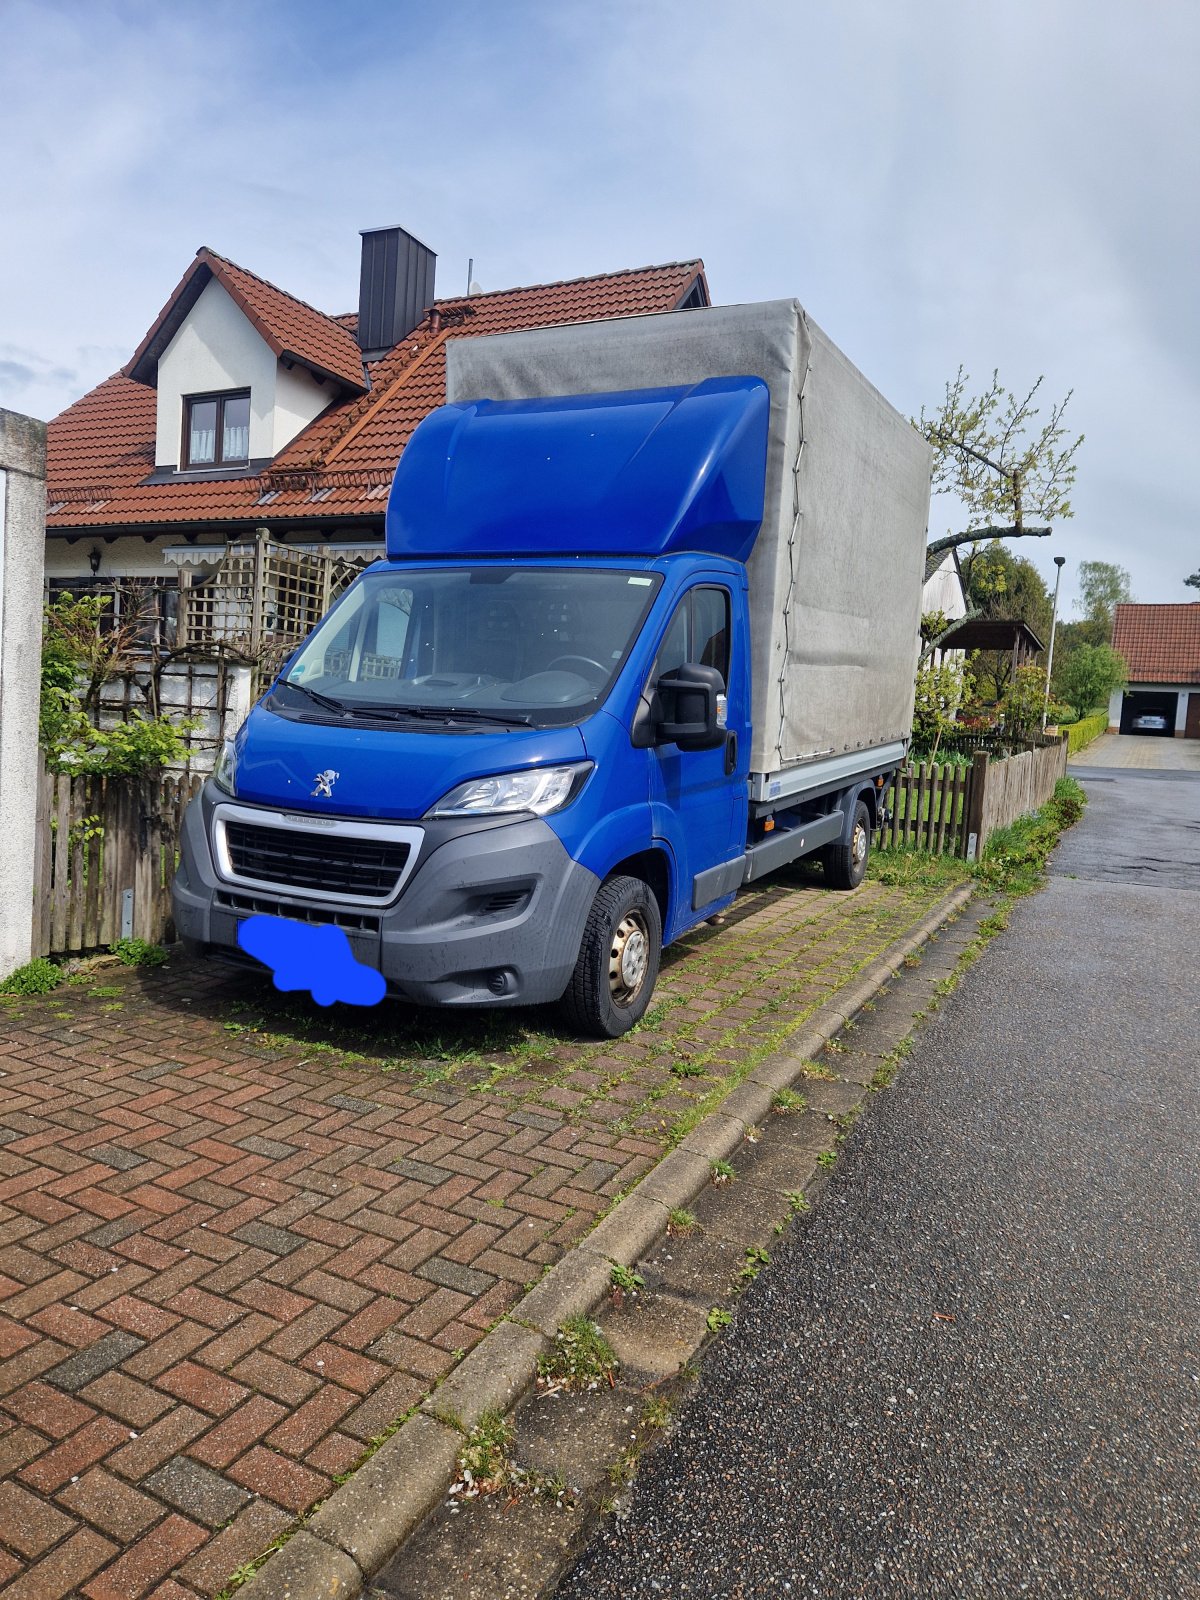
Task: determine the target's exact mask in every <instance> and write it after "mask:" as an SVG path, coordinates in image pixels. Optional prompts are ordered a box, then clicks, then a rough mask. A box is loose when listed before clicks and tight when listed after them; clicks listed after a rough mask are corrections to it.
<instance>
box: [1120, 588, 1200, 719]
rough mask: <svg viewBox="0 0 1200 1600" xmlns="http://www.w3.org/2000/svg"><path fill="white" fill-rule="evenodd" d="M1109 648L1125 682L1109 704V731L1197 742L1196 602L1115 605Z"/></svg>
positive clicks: (1199, 620)
mask: <svg viewBox="0 0 1200 1600" xmlns="http://www.w3.org/2000/svg"><path fill="white" fill-rule="evenodd" d="M1113 648H1114V649H1115V650H1119V651H1120V653H1121V655H1122V656H1124V658H1125V663H1126V666H1127V667H1128V669H1129V683H1128V686H1127V687H1126V688H1125V689H1124V690H1123V691H1122V690H1120V689H1118V690H1117V692H1116V693H1115V694H1114V695H1113V697H1112V699H1111V700H1110V701H1109V704H1108V731H1109V732H1110V733H1146V732H1155V733H1158V734H1161V735H1163V736H1165V737H1166V738H1170V737H1171V736H1172V735H1173V736H1174V737H1175V738H1176V739H1200V601H1196V600H1194V601H1191V602H1185V603H1184V604H1182V605H1157V606H1141V605H1121V606H1118V607H1117V609H1116V615H1115V617H1114V619H1113ZM1159 719H1161V722H1162V726H1161V727H1159V726H1158V725H1157V724H1158V721H1159ZM1139 723H1140V724H1141V725H1140V726H1138V725H1136V724H1139Z"/></svg>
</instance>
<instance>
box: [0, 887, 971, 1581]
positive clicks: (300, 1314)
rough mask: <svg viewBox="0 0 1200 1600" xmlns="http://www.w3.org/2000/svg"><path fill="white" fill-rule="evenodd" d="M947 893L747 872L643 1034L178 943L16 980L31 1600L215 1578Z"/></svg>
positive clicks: (15, 1194)
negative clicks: (842, 885) (615, 1036)
mask: <svg viewBox="0 0 1200 1600" xmlns="http://www.w3.org/2000/svg"><path fill="white" fill-rule="evenodd" d="M943 889H944V885H941V886H932V885H931V886H924V887H922V886H908V887H904V888H885V887H883V886H882V885H880V884H878V883H868V884H867V885H866V886H865V887H864V888H863V889H862V890H861V891H859V893H857V894H856V895H852V896H845V895H836V894H830V893H828V892H826V891H824V890H822V889H821V888H820V887H819V879H817V878H809V879H805V878H804V877H803V876H802V875H801V874H799V873H797V874H796V875H794V876H791V877H787V878H784V879H783V880H782V881H777V882H775V883H773V884H772V885H771V886H770V887H768V888H766V889H763V890H759V891H757V892H753V893H750V894H747V895H745V896H744V897H743V898H742V899H741V900H739V902H738V905H737V908H736V910H735V912H734V913H733V914H731V915H730V917H729V918H728V919H727V924H726V926H725V927H724V928H723V929H722V930H721V931H720V933H719V934H717V933H715V932H714V931H713V930H710V929H704V930H702V931H701V932H699V933H697V934H694V935H693V936H691V938H689V939H688V940H686V941H684V942H683V943H682V944H681V945H680V946H679V947H677V948H676V949H675V950H673V951H671V952H669V953H668V955H669V961H668V963H667V965H666V968H665V971H664V975H663V980H662V985H661V990H660V995H659V997H658V1002H657V1004H656V1006H655V1008H654V1011H653V1012H652V1013H651V1015H650V1018H649V1019H648V1021H647V1023H645V1024H643V1026H642V1027H641V1028H640V1029H638V1030H637V1031H636V1033H634V1034H632V1035H630V1036H628V1037H627V1038H626V1039H624V1040H622V1041H620V1042H619V1043H616V1044H612V1043H609V1044H604V1045H600V1044H595V1043H581V1042H579V1041H577V1040H572V1039H569V1038H566V1037H564V1036H563V1035H562V1034H560V1033H558V1032H556V1031H555V1021H554V1018H553V1016H552V1015H548V1014H546V1013H507V1014H500V1013H492V1014H490V1015H485V1014H476V1015H466V1014H459V1015H450V1014H448V1013H429V1012H426V1013H419V1012H414V1011H411V1010H409V1011H406V1010H403V1009H401V1008H399V1007H396V1006H392V1005H390V1004H385V1005H384V1006H381V1007H377V1008H374V1009H372V1010H370V1011H364V1012H361V1013H357V1012H353V1011H349V1010H345V1009H342V1010H339V1011H338V1012H337V1013H336V1014H330V1013H321V1012H320V1011H319V1010H318V1009H317V1008H316V1007H308V1008H305V1007H304V1006H302V1005H298V1004H296V1003H295V1002H294V1001H293V1000H291V999H288V998H286V997H284V996H280V995H277V994H276V993H275V992H274V990H272V989H271V988H270V986H269V984H267V983H265V982H263V981H261V980H258V979H256V978H253V977H244V976H241V975H232V974H231V973H229V972H228V971H227V970H225V969H215V970H214V969H211V968H207V967H204V968H201V967H197V966H194V965H191V964H189V963H188V962H186V961H185V960H184V958H183V957H181V956H176V957H174V958H173V959H172V961H171V963H170V965H169V966H168V967H167V968H165V969H161V970H158V971H138V972H128V971H126V970H125V969H122V968H115V967H104V968H103V969H102V970H100V971H98V972H94V973H92V975H91V976H90V978H89V979H87V980H86V981H85V982H83V983H81V984H78V985H75V986H72V987H64V988H61V989H59V990H58V991H56V992H55V993H54V994H52V995H49V996H46V997H43V998H39V999H36V1000H20V1001H16V1002H11V1003H8V1004H6V1005H5V1006H4V1007H3V1008H2V1009H0V1594H2V1595H3V1597H4V1600H25V1597H27V1596H37V1597H38V1600H57V1597H60V1596H65V1595H69V1594H75V1593H82V1594H84V1595H86V1596H87V1597H88V1600H110V1597H111V1600H117V1597H120V1600H134V1597H140V1596H143V1595H153V1596H154V1597H155V1600H170V1597H181V1596H186V1595H192V1594H195V1593H199V1594H201V1595H212V1594H214V1593H216V1592H218V1591H219V1590H221V1589H222V1587H223V1586H224V1585H225V1584H226V1583H227V1582H228V1580H229V1578H230V1576H231V1575H232V1574H233V1573H234V1571H235V1569H237V1568H238V1567H239V1566H240V1565H241V1564H242V1563H244V1562H246V1561H248V1560H250V1559H252V1558H253V1557H255V1556H256V1555H258V1554H260V1553H261V1552H262V1551H263V1550H264V1549H265V1548H266V1546H268V1545H269V1544H270V1543H271V1542H272V1541H273V1540H274V1539H275V1538H277V1537H278V1536H279V1535H280V1534H281V1533H282V1532H284V1530H286V1529H287V1528H289V1527H290V1526H292V1525H293V1523H294V1522H295V1520H296V1518H297V1517H298V1516H299V1515H301V1514H303V1513H304V1512H306V1511H308V1510H309V1509H310V1508H311V1507H312V1506H313V1504H314V1503H315V1502H317V1501H319V1500H320V1499H321V1498H322V1497H323V1496H324V1495H325V1494H327V1493H328V1491H329V1489H330V1487H331V1485H332V1484H333V1482H334V1481H335V1480H336V1479H337V1478H338V1476H339V1475H341V1474H345V1473H347V1472H348V1471H349V1470H351V1469H352V1468H353V1467H354V1465H355V1463H356V1462H357V1461H359V1460H360V1459H361V1457H362V1456H363V1453H364V1452H365V1451H366V1450H368V1449H369V1448H370V1445H371V1442H372V1440H377V1439H378V1437H379V1436H380V1435H381V1434H382V1433H383V1432H384V1431H385V1430H387V1429H388V1428H389V1427H390V1425H392V1424H393V1423H395V1422H396V1421H397V1420H398V1419H399V1418H401V1417H402V1416H403V1415H404V1414H405V1413H406V1412H407V1411H408V1410H409V1409H410V1408H411V1407H412V1406H413V1405H415V1404H416V1403H417V1402H418V1401H419V1400H420V1399H421V1397H422V1396H423V1395H424V1394H425V1393H426V1392H427V1391H428V1389H429V1388H430V1386H431V1385H432V1384H433V1382H434V1381H435V1380H436V1379H438V1378H439V1377H440V1376H441V1375H442V1374H444V1373H445V1372H446V1371H448V1370H449V1368H450V1367H451V1366H452V1365H453V1364H454V1362H455V1361H456V1360H457V1359H458V1358H459V1357H460V1356H461V1355H462V1353H463V1352H465V1351H466V1350H467V1349H469V1348H470V1347H471V1346H472V1345H473V1344H474V1343H475V1341H476V1340H477V1339H479V1338H480V1336H481V1335H482V1333H483V1332H484V1331H485V1330H486V1329H487V1328H488V1327H489V1326H490V1324H491V1323H492V1322H493V1321H494V1320H495V1319H496V1318H497V1317H499V1316H501V1315H502V1314H503V1313H504V1311H505V1310H506V1309H507V1308H508V1307H509V1306H510V1305H511V1304H512V1303H513V1302H514V1301H515V1300H516V1299H517V1298H518V1297H519V1296H520V1294H521V1293H522V1292H523V1289H524V1287H525V1285H526V1284H528V1283H529V1282H530V1281H531V1280H533V1279H535V1278H536V1277H537V1276H538V1274H539V1273H540V1271H541V1270H542V1268H543V1267H544V1266H545V1265H546V1264H548V1263H550V1262H553V1261H555V1260H557V1259H558V1257H559V1256H560V1255H561V1254H562V1253H563V1251H564V1250H565V1249H567V1248H568V1247H569V1246H570V1245H571V1244H572V1242H573V1241H575V1240H576V1239H578V1238H579V1237H580V1236H581V1235H582V1234H584V1233H585V1232H586V1231H587V1230H588V1229H589V1228H590V1227H591V1225H592V1224H593V1222H594V1221H595V1219H596V1217H597V1216H598V1214H599V1213H600V1212H601V1211H602V1210H603V1209H604V1208H605V1207H606V1206H607V1205H608V1204H610V1202H611V1200H612V1198H613V1196H614V1195H616V1194H617V1193H618V1192H619V1191H621V1190H623V1189H625V1188H627V1187H628V1186H629V1185H631V1184H633V1183H634V1182H636V1181H637V1179H638V1178H639V1177H640V1176H642V1175H643V1174H644V1173H645V1172H646V1171H647V1170H648V1168H649V1167H650V1166H651V1165H652V1164H653V1163H654V1161H655V1160H656V1159H657V1157H658V1156H659V1155H661V1154H662V1152H663V1150H664V1148H666V1146H667V1145H668V1144H669V1143H670V1141H671V1140H672V1138H674V1137H678V1136H679V1135H680V1134H681V1132H682V1131H685V1130H686V1128H687V1127H689V1126H690V1125H691V1124H692V1123H693V1122H694V1121H695V1120H696V1119H697V1118H698V1117H699V1116H700V1115H701V1114H702V1113H703V1111H704V1110H705V1109H706V1108H707V1107H708V1106H710V1105H711V1104H713V1103H715V1102H716V1101H717V1100H718V1099H719V1098H720V1097H721V1095H722V1094H723V1093H724V1092H726V1090H727V1089H728V1087H729V1086H730V1084H731V1082H732V1081H736V1079H737V1078H738V1077H739V1076H740V1075H741V1074H742V1073H744V1072H745V1071H747V1070H749V1069H750V1067H751V1066H752V1065H753V1064H754V1063H756V1062H757V1061H758V1060H760V1059H761V1058H762V1057H763V1056H764V1055H766V1054H769V1053H771V1052H772V1051H774V1050H776V1049H778V1048H779V1047H780V1046H781V1045H782V1044H783V1043H785V1041H786V1038H787V1035H788V1034H789V1033H790V1032H792V1031H794V1030H795V1029H796V1028H798V1027H799V1026H800V1025H801V1024H802V1022H803V1021H804V1019H805V1018H806V1017H807V1016H808V1015H810V1014H811V1012H812V1011H813V1010H815V1009H816V1008H817V1007H818V1006H819V1005H821V1004H823V1003H824V1002H825V1001H826V1000H827V999H829V998H830V996H831V994H832V993H833V992H835V991H836V989H837V988H838V987H839V986H841V985H842V984H843V983H845V982H846V981H847V980H848V979H849V978H850V977H851V976H852V975H853V974H854V972H855V971H857V970H858V969H859V968H861V967H862V966H863V965H864V964H865V963H866V962H868V961H870V960H872V959H873V958H874V957H875V956H876V955H878V954H879V953H880V952H881V951H882V950H884V949H886V948H887V947H888V946H889V945H890V944H891V943H893V942H894V940H895V939H897V938H898V937H899V936H900V935H901V934H902V933H903V932H904V931H905V930H907V929H908V928H910V927H911V926H912V925H913V924H915V923H916V922H917V921H919V920H920V918H921V917H922V916H923V915H924V914H925V913H926V912H927V910H928V909H929V907H930V906H931V905H932V904H933V903H934V901H935V900H936V899H937V898H938V896H939V894H940V893H941V892H943Z"/></svg>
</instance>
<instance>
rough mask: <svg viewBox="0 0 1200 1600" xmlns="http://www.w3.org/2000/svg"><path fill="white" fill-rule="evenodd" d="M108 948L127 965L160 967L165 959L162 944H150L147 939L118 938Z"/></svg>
mask: <svg viewBox="0 0 1200 1600" xmlns="http://www.w3.org/2000/svg"><path fill="white" fill-rule="evenodd" d="M108 950H109V954H110V955H114V956H116V958H117V960H118V961H123V962H124V963H125V965H126V966H127V967H161V966H162V964H163V963H164V962H165V961H166V959H167V952H166V951H165V950H164V949H163V947H162V945H160V944H151V942H150V940H149V939H118V940H117V942H116V944H110V945H109V947H108Z"/></svg>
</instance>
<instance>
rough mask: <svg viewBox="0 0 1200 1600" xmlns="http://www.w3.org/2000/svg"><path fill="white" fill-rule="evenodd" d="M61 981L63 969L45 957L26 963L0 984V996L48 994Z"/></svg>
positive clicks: (38, 957)
mask: <svg viewBox="0 0 1200 1600" xmlns="http://www.w3.org/2000/svg"><path fill="white" fill-rule="evenodd" d="M62 981H63V969H62V968H61V967H56V966H55V964H54V962H53V961H47V959H46V957H45V956H37V957H35V958H34V960H32V961H27V962H26V963H25V965H24V966H23V967H18V968H17V970H16V971H15V972H10V973H9V975H8V977H7V978H5V979H4V981H3V982H2V983H0V994H49V993H50V991H51V989H57V988H58V986H59V984H60V983H61V982H62Z"/></svg>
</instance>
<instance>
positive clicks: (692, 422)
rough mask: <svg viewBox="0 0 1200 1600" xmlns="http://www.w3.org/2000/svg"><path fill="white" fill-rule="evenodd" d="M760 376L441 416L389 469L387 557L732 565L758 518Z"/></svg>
mask: <svg viewBox="0 0 1200 1600" xmlns="http://www.w3.org/2000/svg"><path fill="white" fill-rule="evenodd" d="M769 409H770V397H769V394H768V390H767V386H766V384H765V383H764V382H763V381H762V379H761V378H753V377H732V378H708V379H706V380H705V381H704V382H703V383H697V384H694V385H692V386H690V387H685V388H670V389H632V390H626V391H623V392H621V393H619V394H590V395H567V396H560V397H554V398H549V399H538V400H504V401H498V400H475V401H472V402H469V403H466V404H456V405H446V406H441V407H439V408H438V410H436V411H434V412H431V414H430V415H429V416H428V417H426V419H425V420H424V422H422V423H421V425H420V426H419V427H418V428H417V430H416V431H415V433H414V434H413V436H412V438H411V439H410V441H409V443H408V445H407V446H406V447H405V450H404V454H403V456H401V458H400V464H399V466H398V467H397V468H396V476H395V480H394V481H393V484H392V491H391V495H390V497H389V499H388V508H387V553H388V556H389V558H390V559H392V560H407V559H411V558H413V557H414V556H437V557H454V556H484V557H487V556H539V555H541V556H545V555H571V554H576V553H577V554H580V555H631V556H643V557H644V556H657V555H668V554H670V553H671V552H673V551H681V550H689V551H699V552H705V553H711V554H713V555H721V556H728V557H730V558H731V559H733V560H735V561H745V560H746V558H747V557H748V556H749V554H750V551H751V548H752V547H753V544H754V540H755V537H756V535H757V533H758V530H759V526H760V524H761V523H762V518H763V495H764V491H765V480H766V463H767V418H768V413H769Z"/></svg>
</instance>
